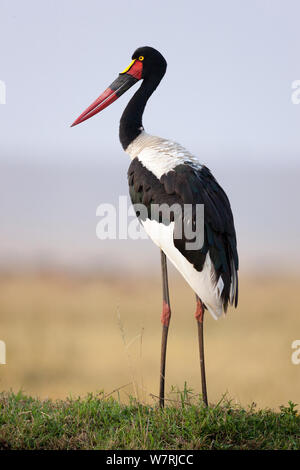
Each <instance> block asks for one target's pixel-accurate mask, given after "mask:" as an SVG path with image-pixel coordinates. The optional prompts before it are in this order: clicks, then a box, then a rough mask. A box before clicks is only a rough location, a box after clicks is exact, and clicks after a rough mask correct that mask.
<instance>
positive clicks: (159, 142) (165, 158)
mask: <svg viewBox="0 0 300 470" xmlns="http://www.w3.org/2000/svg"><path fill="white" fill-rule="evenodd" d="M125 152H126V153H128V154H129V155H130V157H131V159H134V158H136V157H137V158H138V159H139V160H140V162H141V163H142V164H143V165H144V166H145V167H146V168H147V169H148V170H149V171H151V172H152V173H153V174H154V175H155V176H156V177H157V178H158V179H160V178H161V176H162V175H164V174H165V173H168V171H171V170H173V169H174V168H175V167H176V166H178V165H180V164H182V163H187V164H191V165H193V166H195V167H197V168H199V169H200V168H201V167H202V165H201V163H200V161H199V160H198V159H197V158H196V157H194V156H193V155H192V154H191V153H190V152H188V151H187V150H186V149H185V148H184V147H182V146H181V145H180V144H177V143H176V142H172V141H170V140H167V139H163V138H161V137H156V136H153V135H149V134H147V133H146V132H145V131H142V132H141V134H140V135H138V137H136V138H135V139H134V141H133V142H131V144H129V145H128V147H127V149H126V150H125Z"/></svg>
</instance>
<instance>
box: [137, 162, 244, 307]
mask: <svg viewBox="0 0 300 470" xmlns="http://www.w3.org/2000/svg"><path fill="white" fill-rule="evenodd" d="M128 183H129V192H130V197H131V201H132V203H133V204H144V205H145V206H146V208H147V217H148V218H150V219H151V217H152V218H153V211H152V212H151V207H152V205H153V204H158V205H161V204H167V205H168V206H172V205H173V204H180V206H182V207H183V205H184V204H191V205H192V208H193V211H192V218H193V224H194V223H195V210H194V209H195V207H196V204H204V243H203V246H202V248H201V249H198V250H191V249H189V250H186V242H187V241H188V242H191V240H187V239H186V238H185V234H184V230H182V232H181V233H182V237H181V238H174V245H175V246H176V248H177V249H178V250H179V251H180V252H181V253H182V254H183V256H184V257H185V258H186V259H187V260H188V261H189V262H190V263H191V264H192V265H193V266H194V268H195V269H196V270H197V271H202V269H203V265H204V262H205V258H206V255H207V253H208V252H209V254H210V258H211V261H212V263H213V266H214V268H215V271H216V281H217V280H218V279H219V277H220V276H221V278H222V280H223V283H224V288H223V291H222V295H221V298H222V302H223V308H224V311H226V309H227V306H228V302H229V301H230V284H231V282H232V280H233V282H234V289H233V298H232V302H234V304H235V306H236V305H237V302H238V280H237V270H238V254H237V246H236V235H235V228H234V222H233V216H232V212H231V207H230V203H229V200H228V198H227V196H226V194H225V192H224V190H223V189H222V188H221V186H220V185H219V184H218V182H217V181H216V179H215V178H214V176H213V175H212V174H211V172H210V170H209V169H208V168H207V167H205V166H200V165H199V167H196V166H195V165H193V164H190V163H189V162H186V163H183V164H180V165H178V166H176V167H175V168H174V169H173V170H171V171H169V172H168V173H166V174H164V175H162V176H161V178H160V179H158V178H157V177H156V176H155V175H154V174H153V173H152V172H151V171H149V170H148V169H147V168H145V167H144V166H143V164H142V163H141V162H140V160H139V159H138V158H134V159H133V160H132V162H131V165H130V167H129V169H128ZM154 213H155V212H154ZM160 215H161V214H159V216H160ZM137 216H138V217H139V218H140V219H142V220H144V219H145V215H144V214H139V213H137ZM154 218H155V217H154ZM170 220H171V221H173V220H174V221H175V227H174V232H176V224H183V220H182V216H181V217H178V215H177V214H176V213H173V214H172V216H171V219H170ZM157 221H158V222H160V223H166V222H165V221H164V220H162V219H161V218H159V220H157Z"/></svg>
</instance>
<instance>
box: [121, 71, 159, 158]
mask: <svg viewBox="0 0 300 470" xmlns="http://www.w3.org/2000/svg"><path fill="white" fill-rule="evenodd" d="M160 80H161V78H159V79H157V80H153V79H152V80H147V79H144V81H143V83H142V84H141V86H140V88H139V89H138V90H137V92H136V93H135V94H134V95H133V97H132V98H131V100H130V101H129V103H128V105H127V106H126V108H125V110H124V112H123V114H122V116H121V120H120V129H119V137H120V142H121V144H122V147H123V149H124V150H126V148H127V147H128V145H129V144H131V142H133V141H134V139H135V138H136V137H137V136H138V135H140V133H141V132H142V130H143V129H144V128H143V123H142V118H143V113H144V110H145V106H146V104H147V101H148V99H149V98H150V96H151V95H152V93H153V92H154V90H155V89H156V87H157V86H158V84H159V82H160Z"/></svg>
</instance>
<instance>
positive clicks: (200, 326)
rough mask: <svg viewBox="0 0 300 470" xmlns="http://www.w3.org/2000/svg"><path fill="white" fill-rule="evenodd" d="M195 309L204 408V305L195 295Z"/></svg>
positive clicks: (205, 396) (205, 400)
mask: <svg viewBox="0 0 300 470" xmlns="http://www.w3.org/2000/svg"><path fill="white" fill-rule="evenodd" d="M196 302H197V309H196V313H195V318H196V320H197V324H198V340H199V354H200V370H201V382H202V399H203V402H204V404H205V406H207V405H208V402H207V389H206V376H205V362H204V341H203V321H204V305H203V303H202V302H201V299H199V297H198V295H197V294H196Z"/></svg>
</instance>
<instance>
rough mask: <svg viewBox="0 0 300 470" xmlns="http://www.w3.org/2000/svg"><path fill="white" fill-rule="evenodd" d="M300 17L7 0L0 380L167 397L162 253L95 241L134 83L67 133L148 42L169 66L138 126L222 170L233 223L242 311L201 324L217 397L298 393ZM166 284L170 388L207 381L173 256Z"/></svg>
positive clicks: (264, 399) (292, 5)
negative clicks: (297, 92) (162, 372)
mask: <svg viewBox="0 0 300 470" xmlns="http://www.w3.org/2000/svg"><path fill="white" fill-rule="evenodd" d="M299 14H300V6H299V3H298V2H297V1H296V0H287V1H286V2H282V1H278V0H272V1H271V0H269V1H268V0H263V1H261V0H260V1H258V0H257V1H256V0H252V1H244V2H239V1H238V0H228V1H227V2H222V1H221V0H213V1H210V2H208V1H203V0H201V1H194V0H191V1H187V2H185V3H183V2H181V1H177V0H172V1H170V0H166V1H164V2H160V1H157V0H152V1H151V2H143V1H137V0H131V1H130V0H128V1H126V2H121V1H119V0H117V1H115V2H114V3H113V4H112V3H109V2H102V1H96V0H86V1H85V2H84V3H83V2H80V1H77V0H61V1H58V0H56V1H53V2H46V1H43V2H38V1H37V0H28V1H27V2H22V1H21V0H13V1H5V0H0V41H1V45H2V54H1V67H0V80H1V81H3V82H5V85H6V104H0V340H3V341H5V342H6V347H7V364H6V365H0V390H7V389H10V388H12V389H14V390H18V389H20V388H22V389H23V390H25V392H27V393H31V394H33V395H38V396H40V397H46V396H49V397H53V398H56V397H65V396H67V395H69V394H72V395H78V394H84V393H87V392H91V391H93V392H95V391H97V390H98V391H99V390H102V389H103V390H105V392H106V393H110V392H112V391H113V390H114V389H116V388H118V387H122V386H123V385H126V384H128V383H130V384H131V385H127V386H126V387H124V388H122V389H121V392H120V393H121V394H122V398H124V400H126V397H127V395H128V394H129V393H133V394H136V395H137V396H138V397H139V399H141V400H144V401H151V400H152V399H153V398H152V397H151V395H150V394H157V392H158V371H159V357H160V334H161V325H160V310H161V286H160V256H159V251H158V249H157V248H156V247H155V246H154V245H153V244H152V242H151V241H150V240H137V241H133V240H99V239H97V237H96V226H97V223H98V221H99V218H98V217H97V216H96V208H97V207H98V206H99V204H101V203H111V204H115V205H116V206H117V208H118V198H119V196H120V195H127V194H128V189H127V176H126V172H127V168H128V165H129V157H128V156H127V155H126V154H124V152H123V151H122V148H121V146H120V143H119V140H118V126H119V119H120V116H121V113H122V110H123V109H124V107H125V104H126V103H127V101H128V100H129V98H130V96H131V95H132V94H133V93H134V90H130V91H129V92H128V93H126V94H125V95H123V96H122V97H121V98H120V99H119V100H118V102H117V103H115V104H114V105H112V106H111V107H109V108H108V109H106V110H105V111H104V112H103V113H101V114H100V115H98V116H97V117H95V118H94V119H91V120H89V121H88V122H87V123H84V124H82V125H80V126H78V127H75V128H74V129H70V127H69V126H70V124H71V123H72V122H73V121H74V119H75V118H76V117H77V116H78V115H79V114H80V113H81V112H82V111H83V110H84V109H85V108H86V107H87V106H88V105H89V104H90V103H91V102H92V101H93V100H94V99H95V98H96V97H97V96H98V95H99V94H100V93H101V92H102V91H103V90H104V89H105V88H106V87H107V86H108V85H109V84H110V83H111V82H112V81H113V80H114V79H115V78H116V77H117V74H118V73H119V72H120V71H121V70H123V69H124V68H125V67H126V66H127V65H128V64H129V62H130V60H131V55H132V53H133V51H134V50H135V49H136V48H137V47H139V46H143V45H151V46H153V47H155V48H157V49H159V50H160V51H161V52H162V54H163V55H164V56H165V57H166V59H167V62H168V70H167V74H166V76H165V78H164V79H163V81H162V83H161V85H160V87H159V88H158V90H157V91H156V93H155V94H154V95H153V97H152V98H151V100H150V101H149V104H148V106H147V109H146V112H145V115H144V126H145V129H146V131H148V132H150V133H152V134H154V135H160V136H162V137H166V138H170V139H173V140H175V141H178V142H180V143H181V144H182V145H184V146H185V147H187V148H188V149H189V150H190V151H191V152H192V153H193V154H195V155H197V156H198V157H199V159H200V160H201V162H202V163H204V164H205V165H206V166H208V167H209V168H210V169H211V170H212V172H213V174H214V175H215V177H216V178H217V180H218V181H219V183H220V184H221V185H222V186H223V188H224V189H225V191H226V193H227V195H228V196H229V198H230V201H231V205H232V209H233V212H234V217H235V225H236V230H237V235H238V247H239V253H240V264H241V267H240V285H241V295H240V304H239V307H238V309H237V310H236V311H234V310H230V311H229V313H228V315H227V317H226V318H222V319H220V320H219V321H218V322H215V321H214V320H213V319H211V318H207V322H206V327H205V328H206V359H207V375H208V392H209V399H210V400H211V401H217V400H218V399H220V397H221V396H222V395H223V394H224V393H226V392H227V393H228V394H229V396H231V397H232V398H233V399H234V400H237V401H239V402H242V403H243V404H246V403H251V402H252V401H254V402H256V403H258V405H259V406H271V407H278V406H279V405H281V404H283V403H286V402H287V401H288V400H294V401H295V402H297V403H298V402H299V400H300V365H298V366H296V365H294V364H292V362H291V354H292V352H293V350H292V349H291V344H292V342H293V341H294V340H295V339H299V337H300V315H299V314H300V312H299V291H300V282H299V281H300V268H299V266H300V254H299V250H298V241H299V236H300V222H299V216H298V214H299V210H298V201H299V195H300V190H299V181H300V163H299V152H300V138H299V126H300V104H299V105H296V104H293V103H292V92H293V90H292V83H293V82H294V81H295V80H299V79H300V67H299V60H298V57H299V51H298V45H299V40H300V29H299ZM128 205H129V202H128ZM170 289H171V302H172V306H173V318H172V323H171V327H170V338H169V345H168V358H167V389H168V390H169V389H170V388H171V386H177V387H179V388H183V386H184V382H185V381H186V382H187V384H188V386H190V387H191V388H193V390H194V391H195V392H199V391H200V373H199V363H198V362H199V361H198V346H197V336H196V325H195V320H194V309H195V306H194V296H193V293H192V291H191V290H190V288H189V287H188V286H187V285H186V284H185V282H184V281H183V279H181V278H180V276H179V275H178V274H177V273H176V272H175V271H174V269H173V268H172V267H171V266H170Z"/></svg>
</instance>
